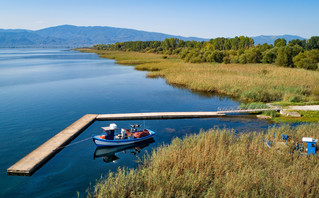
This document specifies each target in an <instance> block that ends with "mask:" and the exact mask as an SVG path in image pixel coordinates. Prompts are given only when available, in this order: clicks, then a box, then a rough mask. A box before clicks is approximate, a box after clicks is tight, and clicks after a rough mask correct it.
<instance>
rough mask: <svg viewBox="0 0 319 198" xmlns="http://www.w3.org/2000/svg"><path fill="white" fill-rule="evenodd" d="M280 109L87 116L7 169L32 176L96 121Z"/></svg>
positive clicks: (205, 115) (191, 116)
mask: <svg viewBox="0 0 319 198" xmlns="http://www.w3.org/2000/svg"><path fill="white" fill-rule="evenodd" d="M272 110H278V109H275V108H273V109H253V110H234V111H215V112H153V113H124V114H86V115H84V116H83V117H82V118H80V119H79V120H77V121H75V122H74V123H73V124H71V125H70V126H68V127H67V128H65V129H64V130H63V131H61V132H60V133H58V134H56V135H55V136H53V137H52V138H51V139H49V140H48V141H46V142H45V143H43V144H42V145H41V146H39V147H38V148H37V149H35V150H34V151H32V152H31V153H29V154H28V155H26V156H25V157H24V158H22V159H21V160H19V161H18V162H17V163H15V164H14V165H12V166H11V167H9V168H8V169H7V172H8V174H9V175H27V176H29V175H32V174H33V173H34V172H35V171H36V170H37V169H39V168H40V167H41V166H42V165H44V164H45V163H46V162H47V161H48V160H50V159H51V158H52V157H53V156H54V155H55V154H56V153H57V152H59V151H60V150H62V149H63V147H64V146H66V145H67V144H68V143H69V142H70V141H72V140H73V139H74V138H75V137H77V136H78V135H79V134H81V133H82V132H83V131H84V130H85V129H86V128H87V127H89V126H90V125H91V124H92V123H93V122H94V121H95V120H98V121H106V120H110V121H111V120H150V119H153V120H154V119H185V118H213V117H221V116H225V115H226V114H232V113H249V112H255V111H272Z"/></svg>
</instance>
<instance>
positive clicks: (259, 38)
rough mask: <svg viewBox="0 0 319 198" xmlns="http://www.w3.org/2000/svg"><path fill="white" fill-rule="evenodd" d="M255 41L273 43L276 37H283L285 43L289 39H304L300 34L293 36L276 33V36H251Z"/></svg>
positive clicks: (256, 42) (257, 42)
mask: <svg viewBox="0 0 319 198" xmlns="http://www.w3.org/2000/svg"><path fill="white" fill-rule="evenodd" d="M252 38H253V39H254V41H255V45H257V44H261V45H262V44H264V43H268V44H274V42H275V40H276V39H278V38H284V39H285V40H286V41H287V43H288V42H289V41H291V40H294V39H299V40H304V39H305V38H302V37H300V36H294V35H287V34H286V35H278V36H264V35H261V36H256V37H252Z"/></svg>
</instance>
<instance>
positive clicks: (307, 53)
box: [93, 36, 319, 70]
mask: <svg viewBox="0 0 319 198" xmlns="http://www.w3.org/2000/svg"><path fill="white" fill-rule="evenodd" d="M93 48H95V49H98V50H120V51H136V52H147V53H159V54H163V58H164V57H165V55H178V56H179V57H180V58H181V59H183V60H185V61H186V62H190V63H203V62H208V63H214V62H215V63H225V64H229V63H241V64H247V63H268V64H276V65H279V66H283V67H297V68H304V69H309V70H319V64H318V63H319V36H314V37H311V38H310V39H309V40H307V41H306V40H299V39H296V40H291V41H289V43H288V44H287V42H286V40H285V39H277V40H275V42H274V44H273V45H269V44H266V43H265V44H263V45H259V44H258V45H256V46H255V45H254V40H253V39H252V38H249V37H245V36H240V37H235V38H216V39H211V40H209V41H206V42H204V41H202V42H197V41H183V40H180V39H177V38H170V39H165V40H164V41H128V42H122V43H115V44H110V45H95V46H93Z"/></svg>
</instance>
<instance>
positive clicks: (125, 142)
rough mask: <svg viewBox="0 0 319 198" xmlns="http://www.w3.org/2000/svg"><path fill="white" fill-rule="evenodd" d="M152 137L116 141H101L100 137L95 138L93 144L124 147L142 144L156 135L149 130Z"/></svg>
mask: <svg viewBox="0 0 319 198" xmlns="http://www.w3.org/2000/svg"><path fill="white" fill-rule="evenodd" d="M148 131H149V132H150V135H148V136H145V137H142V138H134V139H133V138H132V139H116V140H106V139H101V138H100V136H99V135H97V136H93V142H94V143H95V145H96V146H98V147H100V146H122V145H130V144H134V143H137V142H142V141H144V140H147V139H150V138H152V137H153V136H154V135H155V132H154V131H151V130H148Z"/></svg>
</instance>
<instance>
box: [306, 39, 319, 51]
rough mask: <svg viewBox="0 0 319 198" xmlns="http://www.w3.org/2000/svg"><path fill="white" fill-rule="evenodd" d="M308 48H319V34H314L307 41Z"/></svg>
mask: <svg viewBox="0 0 319 198" xmlns="http://www.w3.org/2000/svg"><path fill="white" fill-rule="evenodd" d="M306 46H307V47H306V48H307V50H312V49H319V36H313V37H311V38H310V39H309V40H308V41H307V45H306Z"/></svg>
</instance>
